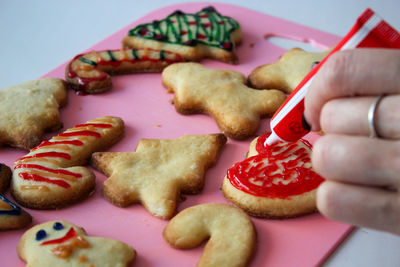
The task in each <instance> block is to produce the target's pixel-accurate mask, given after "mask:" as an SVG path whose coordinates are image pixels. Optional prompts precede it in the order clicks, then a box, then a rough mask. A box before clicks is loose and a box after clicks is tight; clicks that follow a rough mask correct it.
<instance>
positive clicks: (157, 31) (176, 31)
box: [128, 6, 240, 51]
mask: <svg viewBox="0 0 400 267" xmlns="http://www.w3.org/2000/svg"><path fill="white" fill-rule="evenodd" d="M239 28H240V25H239V23H238V22H237V21H236V20H234V19H232V18H230V17H226V16H222V15H221V14H220V13H218V12H217V11H216V10H215V8H214V7H212V6H209V7H206V8H203V9H202V10H201V11H199V12H197V13H195V14H186V13H184V12H182V11H180V10H176V11H174V12H173V13H172V14H170V15H168V16H167V17H166V18H165V19H163V20H160V21H158V20H154V21H153V22H151V23H147V24H140V25H138V26H137V27H135V28H134V29H132V30H130V31H129V33H128V35H129V36H137V37H142V38H145V39H151V40H156V41H160V42H166V43H170V44H179V45H187V46H196V45H197V44H202V45H207V46H213V47H218V48H222V49H224V50H227V51H232V49H233V47H234V44H233V42H232V39H231V33H232V32H233V31H235V30H237V29H239Z"/></svg>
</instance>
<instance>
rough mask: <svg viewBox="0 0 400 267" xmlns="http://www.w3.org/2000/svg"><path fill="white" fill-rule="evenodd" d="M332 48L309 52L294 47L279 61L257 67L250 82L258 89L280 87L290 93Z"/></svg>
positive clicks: (250, 76)
mask: <svg viewBox="0 0 400 267" xmlns="http://www.w3.org/2000/svg"><path fill="white" fill-rule="evenodd" d="M329 52H330V50H327V51H324V52H317V53H316V52H307V51H304V50H303V49H301V48H297V47H296V48H292V49H290V50H289V51H287V52H286V53H285V54H283V56H282V57H281V58H280V59H279V61H278V62H275V63H272V64H266V65H262V66H259V67H257V68H256V69H255V70H253V71H252V72H251V74H250V75H249V83H250V85H251V86H252V87H254V88H257V89H271V88H274V89H279V90H282V91H283V92H285V93H287V94H290V93H291V92H293V91H294V89H296V87H297V85H298V84H299V83H300V82H301V80H303V78H304V77H305V76H306V75H307V74H308V73H309V72H310V70H311V69H312V67H313V66H314V65H315V64H318V63H319V62H320V61H322V59H324V58H325V57H326V56H327V55H328V53H329Z"/></svg>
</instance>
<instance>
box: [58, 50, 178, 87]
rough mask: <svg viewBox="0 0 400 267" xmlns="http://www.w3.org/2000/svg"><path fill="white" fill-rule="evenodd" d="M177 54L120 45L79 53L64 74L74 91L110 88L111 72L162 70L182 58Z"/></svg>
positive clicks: (112, 73) (125, 72)
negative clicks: (108, 48)
mask: <svg viewBox="0 0 400 267" xmlns="http://www.w3.org/2000/svg"><path fill="white" fill-rule="evenodd" d="M182 61H183V59H182V57H181V56H180V55H179V54H176V53H172V52H169V51H165V50H154V49H135V48H132V49H121V50H105V51H92V52H89V53H86V54H79V55H77V56H76V57H74V59H73V60H72V61H71V62H70V63H69V64H68V65H67V67H66V70H65V78H66V80H67V82H68V83H69V85H70V87H72V89H74V90H76V91H82V92H84V93H89V94H95V93H102V92H104V91H107V90H109V89H110V88H111V86H112V83H111V77H110V75H114V74H127V73H140V72H161V71H162V70H163V69H164V68H165V67H166V66H168V65H170V64H172V63H175V62H182Z"/></svg>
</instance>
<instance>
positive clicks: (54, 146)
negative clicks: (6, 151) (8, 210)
mask: <svg viewBox="0 0 400 267" xmlns="http://www.w3.org/2000/svg"><path fill="white" fill-rule="evenodd" d="M123 132H124V123H123V121H122V120H121V119H120V118H118V117H110V116H107V117H101V118H97V119H94V120H90V121H88V122H86V123H85V124H79V125H76V126H75V127H74V128H70V129H68V130H66V131H65V132H64V133H61V134H59V135H57V136H55V137H53V138H51V139H50V140H49V141H43V142H42V143H41V144H40V145H39V146H37V147H35V148H34V149H32V150H31V151H30V152H29V153H28V154H27V155H26V156H24V157H22V158H20V159H18V160H17V161H16V162H15V163H14V172H13V178H12V181H11V193H12V195H13V196H14V198H15V200H16V201H17V202H18V203H20V204H21V205H23V206H25V207H28V208H33V209H56V208H60V207H63V206H66V205H69V204H72V203H74V202H77V201H79V200H81V199H83V198H85V197H87V196H88V195H89V194H90V193H91V192H92V191H93V190H94V187H95V175H94V174H93V173H92V172H91V171H90V170H89V169H88V168H86V167H82V166H81V165H84V164H85V163H86V162H87V160H88V159H89V158H90V156H91V154H92V153H93V152H96V151H103V150H105V149H107V148H108V147H109V146H111V145H112V144H114V143H115V142H117V141H118V140H119V139H120V138H121V137H122V135H123Z"/></svg>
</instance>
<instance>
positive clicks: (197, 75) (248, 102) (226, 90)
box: [162, 63, 286, 139]
mask: <svg viewBox="0 0 400 267" xmlns="http://www.w3.org/2000/svg"><path fill="white" fill-rule="evenodd" d="M162 82H163V85H164V86H165V87H166V88H167V89H168V91H169V92H174V93H175V96H174V105H175V109H176V111H177V112H179V113H182V114H191V113H207V114H209V115H210V116H212V117H213V118H214V119H215V120H216V122H217V124H218V126H219V128H220V129H221V131H222V132H223V133H224V134H225V135H226V136H228V137H231V138H234V139H245V138H248V137H250V136H251V135H253V134H254V133H255V132H256V131H257V128H258V126H259V124H260V118H261V117H264V116H267V115H272V114H273V113H274V112H275V111H276V110H277V109H278V108H279V107H280V105H281V104H282V103H283V101H284V100H285V99H286V95H285V94H284V93H282V92H281V91H279V90H254V89H252V88H250V87H247V86H246V78H245V77H244V75H243V74H241V73H239V72H236V71H232V70H216V69H209V68H206V67H204V66H202V65H201V64H199V63H176V64H172V65H170V66H169V67H167V68H165V69H164V71H163V73H162Z"/></svg>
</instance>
